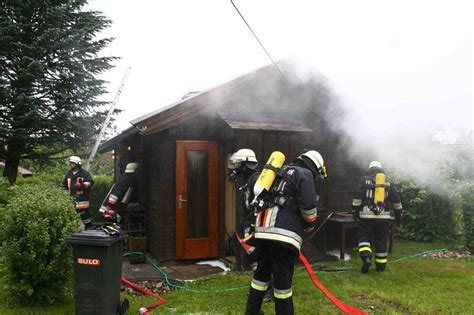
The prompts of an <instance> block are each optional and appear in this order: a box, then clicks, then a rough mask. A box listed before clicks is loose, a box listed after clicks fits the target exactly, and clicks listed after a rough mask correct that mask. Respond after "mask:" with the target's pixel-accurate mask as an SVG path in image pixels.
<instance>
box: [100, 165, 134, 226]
mask: <svg viewBox="0 0 474 315" xmlns="http://www.w3.org/2000/svg"><path fill="white" fill-rule="evenodd" d="M138 169H139V164H138V163H135V162H132V163H128V164H127V166H126V167H125V172H124V174H123V175H122V176H120V178H119V179H118V180H117V182H116V183H115V184H114V186H113V187H112V189H111V190H110V193H109V195H108V196H107V197H106V199H105V201H104V203H103V204H102V206H101V207H100V210H99V212H100V213H101V214H102V216H103V217H104V219H105V220H106V221H107V222H111V223H119V224H120V223H121V224H123V223H124V221H125V217H126V209H127V206H128V204H129V203H130V201H131V200H132V199H133V200H136V195H137V189H138V175H137V174H138Z"/></svg>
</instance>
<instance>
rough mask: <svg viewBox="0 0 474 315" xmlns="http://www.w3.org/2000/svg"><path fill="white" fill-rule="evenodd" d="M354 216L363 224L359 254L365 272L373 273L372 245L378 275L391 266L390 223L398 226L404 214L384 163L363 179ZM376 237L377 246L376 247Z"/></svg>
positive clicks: (354, 202)
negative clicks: (371, 268)
mask: <svg viewBox="0 0 474 315" xmlns="http://www.w3.org/2000/svg"><path fill="white" fill-rule="evenodd" d="M352 214H353V216H354V220H355V221H356V222H357V221H358V222H359V229H358V232H357V234H358V239H359V254H360V258H361V259H362V268H361V272H362V273H367V272H368V271H369V268H370V265H371V262H372V245H375V266H376V269H377V271H378V272H382V271H384V270H385V267H386V265H387V257H388V251H387V240H388V234H389V229H390V224H391V223H392V221H395V224H398V223H399V222H400V220H401V215H402V203H401V201H400V196H399V195H398V193H397V192H396V191H395V188H394V186H393V184H392V183H390V182H389V181H386V180H385V174H384V173H383V169H382V164H381V163H380V162H379V161H372V162H370V164H369V167H368V169H367V172H366V174H365V175H364V176H362V177H361V179H360V182H359V189H358V190H357V193H356V195H355V196H354V199H353V200H352ZM372 236H373V240H374V243H375V244H372Z"/></svg>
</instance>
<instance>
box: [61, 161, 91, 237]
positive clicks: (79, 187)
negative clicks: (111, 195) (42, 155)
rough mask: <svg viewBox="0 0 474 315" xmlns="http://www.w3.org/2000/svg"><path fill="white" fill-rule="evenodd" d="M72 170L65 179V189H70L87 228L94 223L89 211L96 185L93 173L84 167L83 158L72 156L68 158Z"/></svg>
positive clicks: (76, 207)
mask: <svg viewBox="0 0 474 315" xmlns="http://www.w3.org/2000/svg"><path fill="white" fill-rule="evenodd" d="M68 161H69V167H70V170H69V171H67V173H66V175H65V176H64V180H63V187H64V189H66V190H68V191H69V194H70V195H71V197H72V200H73V204H74V207H75V209H76V211H77V213H79V214H80V216H81V220H82V223H84V227H85V228H86V229H87V228H89V227H90V226H91V225H92V220H91V217H90V213H89V208H90V189H91V187H92V185H94V180H93V179H92V176H91V174H90V173H89V172H88V171H86V170H85V169H83V168H82V161H81V158H80V157H78V156H71V157H69V159H68Z"/></svg>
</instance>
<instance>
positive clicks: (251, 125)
mask: <svg viewBox="0 0 474 315" xmlns="http://www.w3.org/2000/svg"><path fill="white" fill-rule="evenodd" d="M287 66H291V65H290V64H287V63H286V62H281V65H280V67H281V68H282V69H285V67H287ZM290 71H291V70H290ZM293 87H294V86H289V82H288V81H286V80H285V79H283V78H282V77H281V76H280V74H279V73H278V72H277V71H276V69H275V68H274V66H273V65H267V66H265V67H262V68H260V69H257V70H255V71H253V72H250V73H248V74H245V75H243V76H240V77H238V78H236V79H233V80H231V81H228V82H226V83H224V84H221V85H219V86H216V87H213V88H210V89H207V90H205V91H202V92H193V93H192V94H191V95H190V96H189V97H185V98H183V99H181V100H179V101H177V102H174V103H172V104H170V105H168V106H165V107H162V108H159V109H157V110H155V111H152V112H150V113H148V114H146V115H143V116H141V117H138V118H136V119H134V120H132V121H131V124H132V125H133V126H134V127H135V129H136V130H138V132H139V133H140V134H143V135H147V134H152V133H155V132H159V131H161V130H165V129H168V128H171V127H173V126H176V125H179V124H180V123H183V122H185V121H187V120H189V119H191V118H193V117H196V116H198V115H200V114H203V113H206V112H213V113H215V114H217V115H218V116H219V117H221V118H222V119H223V120H224V121H225V122H226V124H227V125H228V126H229V127H230V128H233V129H249V130H272V131H290V132H312V130H311V128H309V127H308V125H307V124H305V122H304V108H303V107H304V106H308V104H305V105H304V106H303V105H301V104H295V101H294V98H292V97H291V95H290V94H291V93H289V92H290V91H289V89H292V88H293ZM299 105H301V106H299ZM127 132H129V129H127V130H126V131H124V132H123V133H122V134H124V137H125V136H128V134H126V133H127ZM117 140H118V139H117V137H115V138H113V139H111V140H109V141H107V142H106V143H104V144H102V146H101V151H104V149H103V148H106V147H107V148H109V147H112V146H113V144H114V143H116V141H117ZM109 142H112V143H109Z"/></svg>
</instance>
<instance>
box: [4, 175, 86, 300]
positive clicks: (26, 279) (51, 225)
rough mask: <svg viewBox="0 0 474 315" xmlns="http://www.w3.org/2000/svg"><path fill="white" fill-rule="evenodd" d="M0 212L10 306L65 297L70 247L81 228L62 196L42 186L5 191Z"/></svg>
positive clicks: (44, 184)
mask: <svg viewBox="0 0 474 315" xmlns="http://www.w3.org/2000/svg"><path fill="white" fill-rule="evenodd" d="M9 190H10V191H9V200H8V203H7V204H6V205H4V206H2V205H0V207H2V208H1V209H0V222H2V224H1V225H0V246H1V252H2V256H3V257H2V259H3V262H2V264H3V265H4V270H3V272H2V274H3V283H4V284H5V288H6V292H7V294H8V298H9V302H10V303H13V304H53V303H55V302H57V301H61V300H63V299H64V298H65V297H66V296H70V291H69V289H68V283H69V281H70V280H71V279H72V261H73V259H72V248H71V247H70V246H69V245H68V244H66V242H65V238H66V237H68V236H69V235H71V234H72V233H74V232H76V231H78V230H79V228H80V220H79V216H78V214H77V213H76V211H75V210H74V207H73V206H72V203H71V200H70V198H69V196H68V195H67V193H66V192H65V191H64V190H62V189H61V188H60V187H57V186H55V185H49V184H47V183H34V184H30V185H22V186H16V187H12V188H10V189H9Z"/></svg>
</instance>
